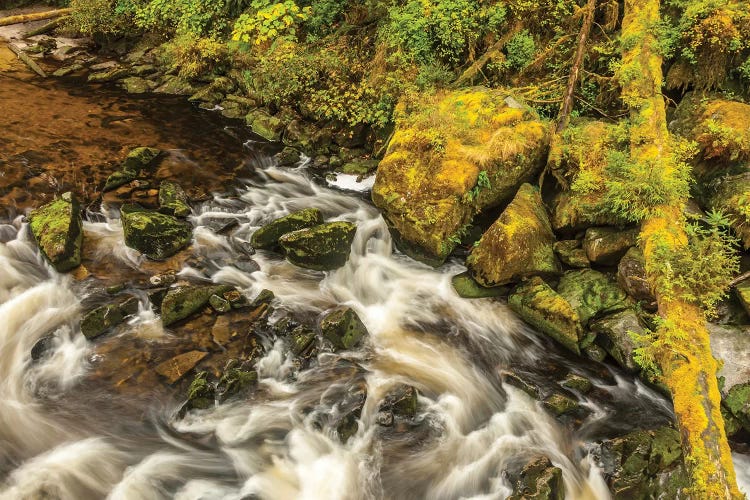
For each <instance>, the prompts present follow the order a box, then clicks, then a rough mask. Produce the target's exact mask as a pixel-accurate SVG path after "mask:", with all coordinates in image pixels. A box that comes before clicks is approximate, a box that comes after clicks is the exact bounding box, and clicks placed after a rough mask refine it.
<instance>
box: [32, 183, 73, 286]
mask: <svg viewBox="0 0 750 500" xmlns="http://www.w3.org/2000/svg"><path fill="white" fill-rule="evenodd" d="M29 226H30V227H31V233H32V234H33V235H34V239H35V240H36V242H37V245H39V250H41V252H42V255H44V257H45V258H46V259H47V261H48V262H49V263H50V264H52V267H54V268H55V270H57V272H60V273H63V272H66V271H70V270H71V269H73V268H75V267H78V266H79V265H80V264H81V247H82V246H83V222H82V219H81V209H80V206H79V204H78V200H77V199H76V197H75V195H73V193H65V194H63V195H62V196H61V197H60V198H58V199H57V200H55V201H53V202H51V203H48V204H46V205H44V206H42V207H40V208H38V209H36V210H34V211H33V212H31V214H30V215H29Z"/></svg>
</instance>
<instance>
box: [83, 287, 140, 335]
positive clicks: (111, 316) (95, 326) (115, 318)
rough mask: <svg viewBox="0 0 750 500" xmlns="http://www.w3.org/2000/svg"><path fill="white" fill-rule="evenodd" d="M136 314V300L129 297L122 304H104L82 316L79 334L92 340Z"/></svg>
mask: <svg viewBox="0 0 750 500" xmlns="http://www.w3.org/2000/svg"><path fill="white" fill-rule="evenodd" d="M137 312H138V299H137V298H135V297H130V298H129V299H126V300H124V301H122V302H119V303H115V304H106V305H103V306H100V307H97V308H96V309H93V310H91V311H89V312H87V313H86V314H84V316H83V318H82V319H81V333H83V336H84V337H86V338H87V339H89V340H90V339H93V338H95V337H98V336H99V335H101V334H103V333H104V332H106V331H107V330H109V329H110V328H113V327H115V326H117V325H119V324H121V323H122V322H123V321H125V318H126V317H128V316H130V315H133V314H135V313H137Z"/></svg>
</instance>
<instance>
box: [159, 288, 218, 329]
mask: <svg viewBox="0 0 750 500" xmlns="http://www.w3.org/2000/svg"><path fill="white" fill-rule="evenodd" d="M230 290H232V287H231V286H227V285H210V286H181V287H176V288H172V289H170V290H169V291H168V292H167V294H166V295H165V296H164V299H163V300H162V302H161V322H162V324H163V325H164V326H169V325H171V324H173V323H176V322H177V321H180V320H182V319H185V318H187V317H189V316H191V315H192V314H194V313H196V312H198V311H200V310H201V309H202V308H204V307H205V306H206V305H208V303H209V300H210V299H211V296H212V295H219V296H221V295H222V294H223V293H225V292H229V291H230Z"/></svg>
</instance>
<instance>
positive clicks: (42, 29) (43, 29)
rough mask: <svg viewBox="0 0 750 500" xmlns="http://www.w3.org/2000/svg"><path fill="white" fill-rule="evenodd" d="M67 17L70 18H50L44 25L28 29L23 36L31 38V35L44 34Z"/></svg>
mask: <svg viewBox="0 0 750 500" xmlns="http://www.w3.org/2000/svg"><path fill="white" fill-rule="evenodd" d="M68 19H70V16H63V17H58V18H57V19H54V20H52V21H51V22H49V23H47V24H45V25H44V26H42V27H40V28H37V29H35V30H31V31H29V32H28V33H26V34H25V35H24V38H31V37H32V36H37V35H44V34H46V33H49V32H50V31H52V30H53V29H55V28H57V27H58V26H60V25H61V24H62V23H64V22H65V21H67V20H68Z"/></svg>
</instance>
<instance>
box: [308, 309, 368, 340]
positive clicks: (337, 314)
mask: <svg viewBox="0 0 750 500" xmlns="http://www.w3.org/2000/svg"><path fill="white" fill-rule="evenodd" d="M319 327H320V331H321V332H322V333H323V336H324V337H325V338H327V339H328V340H330V341H331V342H332V343H333V345H334V346H335V347H337V348H339V349H351V348H352V347H354V346H356V345H357V344H358V343H359V342H360V341H361V340H362V339H363V338H364V337H366V336H367V328H366V327H365V325H364V323H362V320H360V319H359V316H357V313H355V312H354V310H352V309H351V308H349V307H344V308H340V309H335V310H334V311H331V312H329V313H327V314H326V315H325V316H323V318H322V319H321V320H320V323H319Z"/></svg>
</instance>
